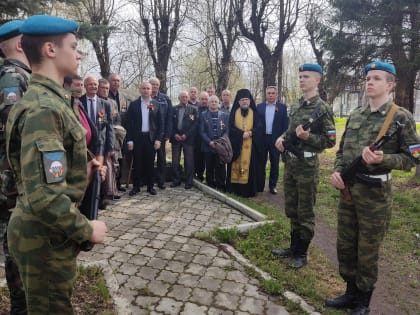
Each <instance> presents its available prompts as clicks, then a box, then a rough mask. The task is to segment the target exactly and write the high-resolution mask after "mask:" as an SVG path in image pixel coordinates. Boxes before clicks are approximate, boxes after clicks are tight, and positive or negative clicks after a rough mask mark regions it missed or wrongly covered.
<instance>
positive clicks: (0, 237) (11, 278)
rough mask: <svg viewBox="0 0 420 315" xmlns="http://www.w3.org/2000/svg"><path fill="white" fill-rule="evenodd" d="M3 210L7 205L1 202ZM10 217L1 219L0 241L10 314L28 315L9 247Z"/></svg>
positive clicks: (22, 290) (16, 268)
mask: <svg viewBox="0 0 420 315" xmlns="http://www.w3.org/2000/svg"><path fill="white" fill-rule="evenodd" d="M0 207H1V209H6V204H5V203H1V202H0ZM8 222H9V215H7V216H1V217H0V241H1V243H2V244H3V253H4V257H5V261H4V271H5V274H6V281H7V287H8V289H9V295H10V314H11V315H18V314H19V315H21V314H22V315H23V314H26V301H25V291H24V289H23V285H22V281H21V280H20V276H19V271H18V267H17V266H16V264H15V263H14V261H13V260H12V258H11V257H10V254H9V247H8V246H7V223H8Z"/></svg>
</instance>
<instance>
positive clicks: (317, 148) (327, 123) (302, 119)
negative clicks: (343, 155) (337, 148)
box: [283, 95, 335, 153]
mask: <svg viewBox="0 0 420 315" xmlns="http://www.w3.org/2000/svg"><path fill="white" fill-rule="evenodd" d="M308 101H309V102H304V100H303V98H301V99H300V100H299V103H298V104H297V105H292V106H291V108H290V111H289V128H288V129H287V131H286V132H285V133H284V134H283V138H287V137H289V136H290V135H291V134H292V133H295V130H296V127H297V126H299V125H303V124H304V123H306V122H307V121H308V120H309V119H310V118H311V116H312V113H313V112H315V111H319V113H320V114H323V113H324V112H327V113H328V114H327V115H326V116H325V117H324V118H323V119H321V120H319V121H318V122H317V123H316V124H315V125H314V126H312V127H311V132H310V135H309V139H308V140H301V141H300V142H299V149H300V150H301V151H308V152H316V153H321V152H322V151H324V149H326V148H332V147H333V146H334V145H335V124H334V114H333V112H332V108H331V106H330V105H328V104H327V103H325V102H324V101H323V100H322V99H321V98H320V97H319V95H317V96H314V97H312V98H311V99H309V100H308ZM332 135H333V136H332Z"/></svg>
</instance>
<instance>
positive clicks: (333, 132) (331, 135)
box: [327, 130, 335, 140]
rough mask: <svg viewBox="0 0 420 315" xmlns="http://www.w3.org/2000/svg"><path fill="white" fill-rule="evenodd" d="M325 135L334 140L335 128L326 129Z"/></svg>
mask: <svg viewBox="0 0 420 315" xmlns="http://www.w3.org/2000/svg"><path fill="white" fill-rule="evenodd" d="M327 136H328V138H329V139H331V140H335V130H328V132H327Z"/></svg>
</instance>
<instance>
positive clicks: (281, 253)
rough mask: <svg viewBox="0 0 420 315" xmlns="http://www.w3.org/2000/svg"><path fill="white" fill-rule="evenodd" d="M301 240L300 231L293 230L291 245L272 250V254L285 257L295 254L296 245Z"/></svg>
mask: <svg viewBox="0 0 420 315" xmlns="http://www.w3.org/2000/svg"><path fill="white" fill-rule="evenodd" d="M298 242H299V232H298V231H292V232H291V233H290V247H289V248H286V249H273V250H272V251H271V254H272V255H273V256H277V257H281V258H285V257H290V256H293V254H294V253H295V251H296V245H297V243H298Z"/></svg>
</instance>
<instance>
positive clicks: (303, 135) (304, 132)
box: [296, 125, 311, 140]
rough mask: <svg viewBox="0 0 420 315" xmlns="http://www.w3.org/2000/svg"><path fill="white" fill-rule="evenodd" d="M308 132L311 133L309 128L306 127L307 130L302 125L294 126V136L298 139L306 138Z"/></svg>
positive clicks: (307, 137)
mask: <svg viewBox="0 0 420 315" xmlns="http://www.w3.org/2000/svg"><path fill="white" fill-rule="evenodd" d="M310 133H311V128H308V130H304V129H303V127H302V125H299V126H297V127H296V136H297V137H298V138H299V139H302V140H308V139H309V134H310Z"/></svg>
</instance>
